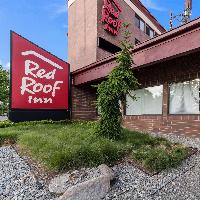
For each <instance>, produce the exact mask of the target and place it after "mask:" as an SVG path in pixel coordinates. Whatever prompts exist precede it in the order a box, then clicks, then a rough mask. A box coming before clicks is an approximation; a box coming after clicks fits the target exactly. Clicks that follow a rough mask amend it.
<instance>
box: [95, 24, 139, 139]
mask: <svg viewBox="0 0 200 200" xmlns="http://www.w3.org/2000/svg"><path fill="white" fill-rule="evenodd" d="M128 26H129V25H128V24H124V28H125V32H124V41H122V42H121V46H122V51H121V52H120V53H119V54H118V55H117V60H116V61H117V63H118V66H117V67H115V68H114V69H113V71H112V72H111V73H110V74H109V75H108V78H107V80H106V81H103V82H102V83H101V84H99V85H98V88H97V107H98V108H99V109H100V121H99V124H98V126H97V131H96V132H97V133H98V134H100V135H102V136H105V137H107V138H110V139H118V138H120V135H121V121H122V114H121V112H120V102H121V103H122V105H123V104H124V102H125V97H126V94H129V91H130V90H135V89H136V88H137V86H138V82H137V80H136V78H135V77H134V74H133V71H132V69H131V67H132V64H133V59H132V54H131V50H132V45H131V43H130V40H129V38H130V32H129V31H128ZM132 98H134V97H132Z"/></svg>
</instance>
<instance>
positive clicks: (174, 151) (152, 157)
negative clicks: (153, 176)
mask: <svg viewBox="0 0 200 200" xmlns="http://www.w3.org/2000/svg"><path fill="white" fill-rule="evenodd" d="M168 143H169V142H167V143H165V142H160V143H158V144H157V145H154V146H152V145H143V146H141V147H140V148H139V149H136V150H134V151H133V159H134V160H135V161H137V162H138V163H139V164H140V165H141V166H142V167H143V168H145V169H147V170H149V171H150V172H160V171H162V170H164V169H169V168H171V167H176V166H177V165H179V164H180V163H181V162H182V160H184V159H186V158H187V157H188V156H189V153H190V151H189V149H187V148H184V147H183V146H182V145H179V144H174V145H173V144H170V143H169V144H168ZM166 144H168V145H166Z"/></svg>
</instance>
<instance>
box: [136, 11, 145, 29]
mask: <svg viewBox="0 0 200 200" xmlns="http://www.w3.org/2000/svg"><path fill="white" fill-rule="evenodd" d="M135 25H136V26H137V27H138V28H139V29H140V30H141V31H143V32H144V30H145V23H144V21H143V20H142V19H141V18H140V17H139V16H138V15H137V14H136V15H135Z"/></svg>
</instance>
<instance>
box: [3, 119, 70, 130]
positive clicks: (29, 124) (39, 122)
mask: <svg viewBox="0 0 200 200" xmlns="http://www.w3.org/2000/svg"><path fill="white" fill-rule="evenodd" d="M68 123H71V122H70V121H65V120H64V121H52V120H41V121H30V122H19V123H14V122H11V121H9V120H5V121H0V129H1V128H8V127H15V126H26V127H27V126H33V125H38V124H65V125H66V124H68Z"/></svg>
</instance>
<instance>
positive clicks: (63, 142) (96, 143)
mask: <svg viewBox="0 0 200 200" xmlns="http://www.w3.org/2000/svg"><path fill="white" fill-rule="evenodd" d="M18 144H19V145H20V146H21V147H22V148H23V150H24V151H26V150H27V151H28V152H30V155H32V156H33V158H35V159H37V160H39V161H41V162H42V163H44V164H45V165H46V166H47V167H48V168H49V169H51V170H55V171H64V170H69V169H78V168H80V167H94V166H98V165H99V164H102V163H106V164H113V163H114V162H116V161H117V160H118V159H121V158H122V157H123V156H124V155H125V154H126V152H127V148H128V147H127V146H125V145H123V144H121V143H118V142H114V141H111V140H109V139H106V138H102V137H98V136H96V135H95V134H94V128H93V126H92V125H91V124H88V123H83V122H81V123H79V122H78V123H71V124H68V125H67V126H66V125H62V124H61V125H58V126H57V125H56V126H55V125H39V126H34V129H33V128H32V129H28V130H26V133H25V134H21V135H20V136H19V140H18Z"/></svg>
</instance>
